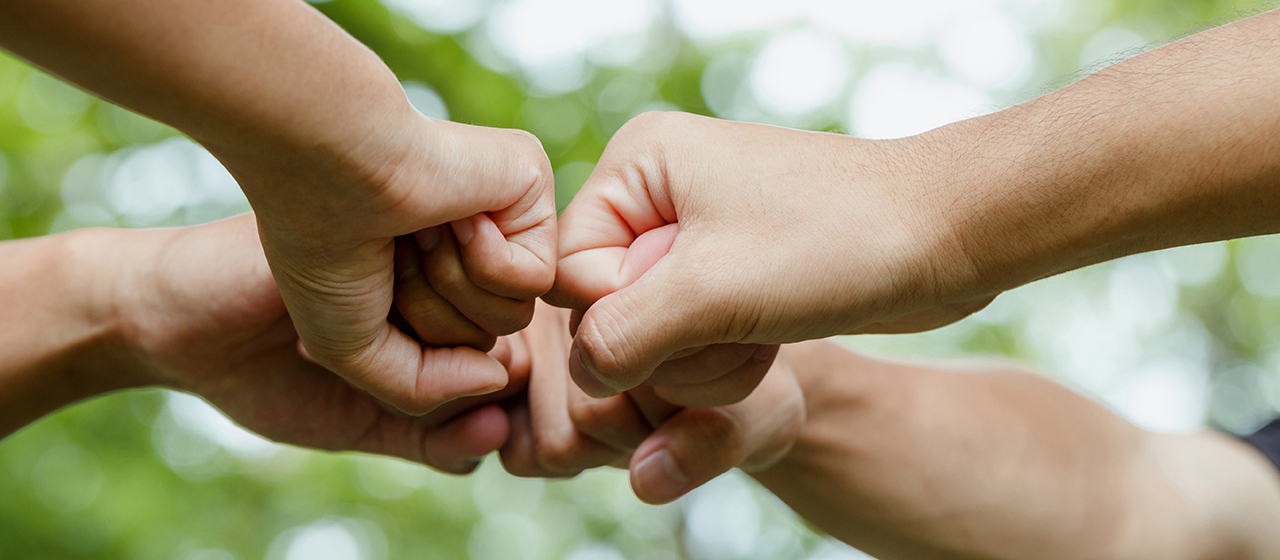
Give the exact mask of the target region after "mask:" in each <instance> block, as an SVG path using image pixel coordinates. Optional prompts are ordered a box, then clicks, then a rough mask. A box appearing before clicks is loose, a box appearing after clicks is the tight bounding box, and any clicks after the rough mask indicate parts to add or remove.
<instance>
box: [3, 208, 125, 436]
mask: <svg viewBox="0 0 1280 560" xmlns="http://www.w3.org/2000/svg"><path fill="white" fill-rule="evenodd" d="M97 233H98V232H94V231H83V232H75V233H70V234H62V235H56V236H50V237H42V238H37V239H30V240H22V241H9V242H5V243H0V262H4V263H5V266H4V267H0V294H3V299H4V308H5V312H4V313H2V314H0V437H3V436H6V435H8V434H10V433H13V432H14V431H16V430H17V429H19V428H21V427H22V426H24V425H26V424H28V423H30V422H32V421H34V420H36V419H37V418H39V417H41V416H43V415H45V414H47V413H49V412H52V411H53V410H56V409H57V408H59V407H62V406H64V405H66V404H70V403H72V402H75V401H78V400H81V399H84V398H87V397H90V396H93V395H97V394H100V393H103V392H107V391H110V390H114V389H118V388H122V387H128V386H132V385H136V384H139V383H140V379H138V378H137V374H139V373H140V372H138V371H134V370H130V369H129V368H121V367H119V366H120V365H121V364H122V363H124V362H126V361H128V360H129V356H128V352H127V351H126V350H125V349H124V346H123V345H121V344H118V341H119V340H120V338H119V334H120V333H119V332H118V329H117V324H116V322H115V317H116V309H115V308H114V296H113V293H114V291H115V290H116V288H117V277H118V275H117V274H116V272H115V271H117V270H119V269H118V268H116V267H117V266H119V267H123V266H125V263H122V262H119V261H116V262H114V263H113V265H112V266H97V265H95V264H94V263H100V264H101V263H106V262H111V261H113V259H111V257H110V256H109V255H110V251H109V249H110V247H107V246H104V244H103V243H102V242H101V241H102V240H100V239H97V238H96V234H97Z"/></svg>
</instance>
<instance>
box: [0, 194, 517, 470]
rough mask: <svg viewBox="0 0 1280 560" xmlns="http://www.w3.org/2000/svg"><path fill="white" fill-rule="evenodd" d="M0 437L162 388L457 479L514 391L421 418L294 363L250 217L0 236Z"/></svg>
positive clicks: (294, 338) (330, 444) (273, 426)
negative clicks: (79, 405)
mask: <svg viewBox="0 0 1280 560" xmlns="http://www.w3.org/2000/svg"><path fill="white" fill-rule="evenodd" d="M0 260H3V261H4V262H5V263H7V266H6V267H5V268H4V270H3V272H0V293H3V294H4V299H5V300H6V302H8V303H7V305H13V306H16V308H14V309H13V311H12V312H10V313H5V314H3V316H2V317H0V322H6V323H9V324H5V325H0V333H2V334H0V436H6V435H9V434H11V433H13V432H14V431H16V430H17V429H19V428H21V427H22V426H24V425H26V424H28V423H30V422H32V421H34V420H35V419H37V418H39V417H40V416H43V415H44V414H47V413H49V412H52V411H53V410H56V409H58V408H60V407H63V406H66V405H69V404H71V403H74V402H77V401H80V400H83V399H87V398H91V397H94V396H97V395H100V394H104V393H107V392H110V391H115V390H120V389H127V388H132V387H142V386H160V387H168V388H172V389H178V390H182V391H187V392H190V393H194V394H196V395H199V396H201V397H203V398H205V399H206V400H208V401H209V402H210V403H212V404H213V405H215V406H217V407H218V408H219V409H221V410H222V411H223V412H225V413H226V414H228V415H229V416H230V417H231V418H232V419H233V420H235V421H236V422H238V423H240V424H241V425H242V426H244V427H246V428H248V429H250V430H253V431H255V432H258V433H260V434H262V435H263V436H265V437H267V438H270V439H273V440H276V441H279V442H283V443H290V444H294V445H301V446H306V447H313V448H317V449H323V450H330V451H345V450H355V451H364V452H369V453H379V454H385V455H393V456H397V457H402V458H405V459H409V460H412V461H417V462H421V463H425V464H428V465H431V466H434V467H436V468H438V469H441V470H444V471H448V472H456V473H461V472H468V471H470V470H471V469H473V468H474V467H475V464H476V462H477V458H478V457H481V456H483V455H485V454H487V453H489V452H491V451H493V450H495V449H497V448H498V447H499V446H501V445H502V443H503V442H504V441H505V440H506V438H507V424H508V420H507V417H506V415H505V413H504V412H503V411H502V409H501V408H500V407H498V406H496V405H495V404H493V403H494V402H496V401H497V400H499V399H502V398H506V397H508V396H510V395H511V394H513V393H515V392H517V391H519V390H520V388H521V387H523V385H524V378H523V377H521V376H520V375H519V372H515V373H514V374H513V375H512V376H511V378H512V382H513V383H512V386H511V387H509V388H508V389H506V390H504V391H502V392H499V393H496V394H493V395H487V396H484V397H472V398H470V399H463V400H460V401H455V402H454V403H451V404H450V405H449V406H448V407H445V408H442V409H440V410H437V411H436V412H434V413H432V414H431V415H427V416H423V417H409V416H405V415H403V414H400V413H398V412H395V411H393V410H391V409H388V408H387V407H385V406H384V405H382V404H381V403H379V401H378V400H377V399H375V398H373V397H372V396H370V395H369V394H367V393H366V392H364V391H362V390H360V389H358V388H356V387H353V386H352V385H350V384H348V383H347V382H345V381H343V380H342V379H341V378H339V377H338V376H335V375H333V374H332V373H331V372H329V371H328V370H326V369H324V368H323V367H321V366H319V365H317V364H316V363H314V362H313V361H311V360H310V359H307V358H305V357H304V356H303V355H302V354H301V353H300V352H299V343H298V335H297V332H296V331H295V330H294V328H293V325H292V322H291V321H290V317H289V315H288V313H287V312H286V309H285V305H284V302H283V301H282V299H281V297H280V293H279V291H278V290H277V288H276V284H275V282H274V281H273V279H272V277H271V271H270V269H269V268H268V266H267V262H266V259H265V257H264V256H263V253H262V249H261V246H260V245H259V243H258V234H257V228H256V227H255V223H254V218H253V216H251V215H244V216H240V217H237V218H232V219H230V220H224V221H221V222H216V223H212V224H208V225H203V226H197V227H190V228H178V229H160V230H111V229H93V230H81V231H76V232H72V233H67V234H61V235H55V236H50V237H43V238H37V239H31V240H23V241H11V242H5V243H0Z"/></svg>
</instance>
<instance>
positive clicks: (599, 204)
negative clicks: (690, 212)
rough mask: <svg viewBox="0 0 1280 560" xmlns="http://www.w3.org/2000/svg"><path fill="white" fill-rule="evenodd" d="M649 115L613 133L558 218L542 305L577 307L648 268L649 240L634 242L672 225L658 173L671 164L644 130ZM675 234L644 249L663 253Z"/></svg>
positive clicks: (673, 216) (665, 188) (662, 173)
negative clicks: (555, 252)
mask: <svg viewBox="0 0 1280 560" xmlns="http://www.w3.org/2000/svg"><path fill="white" fill-rule="evenodd" d="M651 116H652V115H642V116H640V117H637V118H635V119H632V121H631V122H628V123H627V124H626V125H625V126H623V127H622V129H621V130H619V131H618V133H617V134H615V135H614V137H613V139H612V140H610V141H609V144H608V146H606V147H605V151H604V154H602V155H601V156H600V161H599V163H598V164H597V165H596V168H595V170H594V171H593V172H592V173H591V176H590V177H589V178H588V179H587V182H586V184H584V185H583V187H582V190H581V191H579V192H578V194H577V196H575V197H574V199H573V201H571V202H570V203H569V206H568V207H567V208H565V211H564V213H563V214H562V215H561V217H560V259H559V264H558V269H557V272H556V282H555V287H554V288H552V290H551V292H550V293H549V294H548V295H547V301H548V302H551V303H553V304H554V305H557V306H561V307H570V308H574V309H585V308H586V307H588V306H590V305H591V304H592V303H594V302H595V301H596V300H598V299H600V298H601V297H603V296H605V295H607V294H609V293H613V292H614V291H616V290H618V289H620V288H621V287H623V286H626V285H627V284H630V283H631V282H632V281H634V279H635V278H636V277H638V276H639V275H640V274H643V271H644V270H647V269H648V268H649V266H652V264H653V263H652V262H650V263H648V266H643V265H644V263H643V262H641V261H643V260H646V259H645V258H644V257H645V256H647V255H649V253H648V252H647V251H644V250H643V249H645V248H646V247H647V246H648V245H649V242H647V241H641V240H640V238H642V237H645V234H646V233H649V232H651V231H653V230H656V229H659V228H663V227H665V226H669V225H673V224H676V223H677V222H678V219H677V215H676V207H675V205H674V203H673V201H672V198H671V195H670V192H669V190H670V189H669V186H668V184H667V174H666V171H667V169H668V167H669V166H670V165H671V164H672V163H673V162H670V161H668V160H667V158H666V157H665V152H664V151H663V149H662V143H661V142H660V141H656V139H655V138H654V137H653V134H652V133H651V130H650V129H649V127H646V126H645V125H644V123H645V121H649V120H652V119H651V118H649V117H651ZM675 231H676V230H675V227H674V226H672V227H671V228H670V229H668V230H667V231H665V232H661V233H655V234H652V237H653V242H652V245H654V246H657V247H661V248H662V249H666V248H670V246H671V239H672V238H674V236H675ZM637 242H639V243H637ZM664 245H665V247H663V246H664ZM633 246H636V249H637V251H636V255H635V256H633V257H631V259H632V261H633V262H634V265H633V266H632V267H631V268H630V269H629V270H624V265H625V264H627V261H628V253H629V249H630V248H632V247H633ZM665 252H666V251H665V250H662V251H660V253H665ZM659 256H660V255H659ZM654 262H656V260H655V261H654ZM636 269H638V270H639V271H640V274H636V273H635V270H636ZM624 276H630V278H624Z"/></svg>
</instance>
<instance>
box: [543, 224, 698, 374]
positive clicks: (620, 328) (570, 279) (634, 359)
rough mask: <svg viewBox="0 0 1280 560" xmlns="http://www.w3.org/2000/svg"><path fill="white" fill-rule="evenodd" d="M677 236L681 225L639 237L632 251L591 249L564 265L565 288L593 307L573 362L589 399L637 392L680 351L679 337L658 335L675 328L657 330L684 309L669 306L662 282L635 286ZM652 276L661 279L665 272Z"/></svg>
mask: <svg viewBox="0 0 1280 560" xmlns="http://www.w3.org/2000/svg"><path fill="white" fill-rule="evenodd" d="M678 232H679V226H678V225H677V224H668V225H665V226H662V227H659V228H656V229H651V230H649V231H647V232H644V233H642V234H640V236H639V237H637V238H635V240H634V241H633V242H632V243H631V245H630V246H628V247H602V248H597V249H590V250H587V251H582V252H579V253H576V254H573V255H569V256H568V257H565V258H564V259H563V260H561V261H560V265H559V269H560V270H561V271H562V272H561V275H560V278H563V279H564V280H563V283H562V287H564V288H566V290H567V291H570V292H572V293H574V294H577V295H578V296H579V297H581V298H582V300H581V301H582V303H583V304H584V305H589V306H590V308H589V309H588V310H587V311H586V313H584V314H583V316H582V318H581V320H580V321H579V322H578V324H577V325H576V328H575V333H576V334H575V337H574V345H573V350H572V352H571V353H570V357H569V363H570V367H569V372H570V374H571V375H572V376H573V379H574V382H576V383H577V384H578V385H579V386H580V387H582V388H583V390H584V391H586V393H587V394H589V395H591V396H594V397H602V396H608V395H613V394H616V393H619V392H622V391H625V390H627V389H630V388H632V387H635V386H636V385H638V384H639V383H640V382H642V381H644V379H645V378H647V377H648V373H651V372H652V371H653V369H654V368H656V367H657V366H658V364H660V363H662V361H664V360H665V359H666V358H668V357H669V356H670V355H671V354H672V353H674V352H675V351H676V350H678V349H673V348H671V346H672V344H673V343H675V342H676V340H677V339H676V338H674V337H667V338H668V339H667V340H660V339H659V337H655V336H654V335H655V334H659V333H672V332H674V331H675V328H674V327H675V325H671V326H672V327H673V328H664V329H655V328H654V327H655V326H656V324H655V321H657V320H658V317H657V315H662V316H669V315H670V314H671V312H672V311H678V310H680V309H682V308H683V307H682V306H678V305H671V302H668V301H667V297H668V294H667V293H666V292H667V290H664V289H660V287H661V286H663V285H664V283H663V282H661V281H658V280H654V279H649V280H646V281H644V282H639V283H637V281H638V280H639V279H640V278H641V277H642V276H645V274H646V273H648V272H650V269H651V268H653V267H654V265H655V264H657V263H658V261H660V260H662V258H663V257H664V256H666V255H667V253H668V252H669V251H670V249H671V246H672V244H673V243H674V242H675V239H676V235H677V233H678ZM653 276H656V277H660V276H661V269H659V270H655V271H654V274H653ZM558 282H560V280H558ZM564 284H569V286H564ZM653 331H658V332H657V333H655V332H653Z"/></svg>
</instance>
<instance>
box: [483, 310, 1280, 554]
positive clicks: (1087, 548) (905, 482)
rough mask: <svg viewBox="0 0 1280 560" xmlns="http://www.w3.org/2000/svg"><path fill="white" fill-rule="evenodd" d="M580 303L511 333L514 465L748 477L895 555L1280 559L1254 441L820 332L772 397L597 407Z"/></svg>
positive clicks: (1273, 480) (990, 367)
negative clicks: (579, 349)
mask: <svg viewBox="0 0 1280 560" xmlns="http://www.w3.org/2000/svg"><path fill="white" fill-rule="evenodd" d="M568 320H569V319H568V316H567V313H566V312H564V311H561V310H555V309H551V308H540V309H539V310H538V312H537V315H536V316H535V318H534V322H533V324H532V325H530V327H529V328H528V329H526V330H524V331H522V332H520V333H517V334H516V335H512V336H511V337H509V340H508V341H507V342H505V343H504V344H509V345H510V346H511V347H512V348H513V350H512V351H511V357H509V358H506V360H509V363H510V364H511V366H510V367H511V371H512V372H513V373H514V372H522V373H523V372H527V373H528V375H529V377H530V379H529V393H528V397H527V399H528V400H527V401H525V400H519V401H517V402H513V403H508V404H507V405H506V406H507V408H508V409H509V410H510V418H511V432H510V439H509V440H508V442H507V443H506V445H505V446H504V447H503V448H502V451H501V452H500V453H501V457H502V461H503V464H504V465H505V466H506V468H507V470H508V471H510V472H511V473H513V474H516V475H519V476H553V477H562V476H572V475H574V474H577V473H578V472H580V471H582V470H583V469H587V468H592V467H596V466H601V465H615V466H621V467H623V468H629V469H630V471H631V484H632V487H633V488H634V489H635V492H636V495H637V496H639V497H640V498H641V499H642V500H645V501H647V502H651V503H663V502H669V501H671V500H674V499H676V498H677V497H679V496H681V495H683V494H685V493H686V492H688V491H690V490H692V489H693V488H695V487H697V486H698V485H701V484H703V483H705V482H706V481H708V480H710V479H711V478H713V477H715V476H717V475H719V474H721V473H723V472H725V471H727V470H729V469H731V468H741V469H742V470H744V471H746V472H747V473H749V474H750V475H751V476H752V477H754V478H755V479H756V480H757V481H759V482H760V483H761V484H763V485H764V487H765V488H766V489H768V490H769V491H771V492H773V493H774V494H776V495H777V496H778V497H779V498H781V499H782V500H783V501H784V502H786V503H787V505H788V506H790V507H791V508H792V509H793V510H795V511H796V512H797V513H799V514H800V515H801V516H802V517H804V518H805V519H807V520H808V521H810V522H812V523H813V524H815V525H816V526H817V527H819V528H821V529H823V530H824V531H826V532H828V533H829V534H830V535H831V536H833V537H835V538H837V539H840V540H842V541H844V542H846V543H848V544H850V545H852V546H855V547H857V548H859V549H860V550H863V551H865V552H868V553H870V554H872V555H874V556H875V557H876V558H883V559H902V558H930V559H948V558H955V559H970V560H972V559H1008V560H1015V559H1025V558H1044V559H1055V560H1056V559H1062V560H1066V559H1087V558H1132V559H1143V558H1162V559H1166V558H1167V559H1173V560H1192V559H1255V558H1256V559H1263V558H1273V557H1276V555H1277V554H1280V533H1277V532H1276V531H1275V527H1276V526H1277V524H1278V523H1280V477H1277V474H1276V471H1275V467H1274V466H1273V465H1271V464H1270V463H1269V462H1268V461H1267V460H1266V459H1265V458H1264V457H1262V455H1261V454H1260V453H1258V452H1257V450H1255V449H1254V448H1252V447H1250V446H1248V445H1247V444H1245V443H1243V442H1240V441H1237V440H1235V439H1233V438H1231V437H1228V436H1224V435H1221V434H1214V433H1198V434H1190V435H1163V434H1156V433H1152V432H1147V431H1144V430H1141V429H1139V428H1137V427H1135V426H1133V425H1131V424H1129V423H1128V422H1126V421H1124V420H1123V419H1121V418H1119V417H1117V416H1116V415H1114V414H1112V413H1111V412H1109V411H1107V410H1106V409H1104V408H1103V407H1101V406H1099V405H1098V404H1096V403H1094V402H1091V401H1089V400H1088V399H1085V398H1083V397H1080V396H1079V395H1076V394H1074V393H1072V392H1071V391H1068V390H1067V389H1064V388H1063V387H1061V386H1058V385H1056V384H1054V383H1053V382H1051V381H1049V380H1047V379H1044V378H1042V377H1039V376H1036V375H1032V374H1029V373H1027V372H1025V371H1023V370H1021V369H1020V368H1017V367H1014V366H1010V365H1003V364H993V363H977V362H970V363H956V364H951V365H937V364H935V365H929V366H923V365H911V364H905V363H895V362H887V361H882V360H874V359H870V358H866V357H862V356H859V355H856V354H854V353H852V352H850V351H848V350H846V349H844V348H842V347H840V346H839V345H838V344H835V343H832V342H828V341H814V342H806V343H800V344H795V345H788V346H784V347H783V348H782V350H781V352H780V353H779V354H778V358H777V360H776V361H775V363H774V364H773V369H772V370H771V371H770V372H769V375H768V376H766V377H765V379H764V381H763V382H762V383H761V385H760V386H759V388H758V389H757V390H756V391H754V392H753V393H751V394H750V395H749V396H747V397H746V398H745V399H744V400H742V401H741V402H738V403H735V404H732V405H727V406H723V407H718V408H680V407H676V406H672V405H670V404H667V403H665V402H662V401H661V400H658V399H655V398H654V396H653V393H652V391H651V389H650V388H649V387H647V386H645V387H641V388H639V389H633V390H632V391H629V392H626V393H623V394H620V395H615V396H612V397H608V398H606V399H593V398H591V397H588V396H587V395H586V394H585V393H583V392H582V391H581V390H580V389H578V388H577V387H576V386H575V385H574V384H573V382H572V380H571V379H570V377H569V373H568V371H567V368H566V367H565V365H564V364H565V362H564V358H565V357H566V355H567V353H568V351H569V344H570V340H569V336H568V335H566V334H564V331H563V327H564V326H565V324H566V323H567V322H568Z"/></svg>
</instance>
